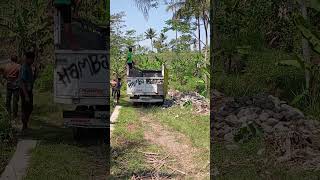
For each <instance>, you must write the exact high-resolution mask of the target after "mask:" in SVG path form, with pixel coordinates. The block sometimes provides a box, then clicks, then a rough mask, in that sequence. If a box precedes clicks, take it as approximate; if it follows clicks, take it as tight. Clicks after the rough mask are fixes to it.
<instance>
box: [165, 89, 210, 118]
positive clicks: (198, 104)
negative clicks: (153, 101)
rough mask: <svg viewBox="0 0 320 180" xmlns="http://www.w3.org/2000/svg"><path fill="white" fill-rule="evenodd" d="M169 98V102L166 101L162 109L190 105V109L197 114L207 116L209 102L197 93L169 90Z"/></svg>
mask: <svg viewBox="0 0 320 180" xmlns="http://www.w3.org/2000/svg"><path fill="white" fill-rule="evenodd" d="M168 95H169V96H170V99H169V100H166V101H165V103H164V105H163V107H165V108H168V107H171V106H175V105H178V106H188V105H192V107H193V108H194V109H195V110H196V111H195V112H196V113H198V114H209V113H210V111H209V109H210V108H209V105H210V104H209V102H208V100H207V99H206V98H205V97H204V96H201V95H200V94H199V93H197V92H180V91H177V90H170V91H169V92H168Z"/></svg>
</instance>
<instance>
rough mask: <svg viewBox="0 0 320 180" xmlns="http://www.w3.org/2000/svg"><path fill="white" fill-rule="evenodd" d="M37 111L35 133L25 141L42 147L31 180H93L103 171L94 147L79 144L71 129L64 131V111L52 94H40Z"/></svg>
mask: <svg viewBox="0 0 320 180" xmlns="http://www.w3.org/2000/svg"><path fill="white" fill-rule="evenodd" d="M34 109H35V111H34V112H33V114H32V117H31V120H30V123H31V130H30V131H29V132H28V133H27V134H25V135H24V137H23V138H31V139H36V140H39V141H40V143H39V144H38V146H37V147H36V148H35V149H34V150H33V151H32V154H31V155H32V156H31V162H30V165H29V167H28V169H27V176H26V179H27V180H38V179H39V180H40V179H52V180H53V179H75V180H76V179H89V178H90V177H91V175H97V172H98V171H102V170H101V168H100V169H99V168H97V166H95V163H96V160H98V159H97V157H96V156H95V155H94V153H92V150H91V149H90V148H89V146H90V145H89V146H88V145H86V144H80V143H77V142H75V141H74V140H73V136H72V131H71V129H67V128H63V119H62V107H61V106H59V105H57V104H54V102H53V97H52V94H50V93H37V94H36V95H35V108H34ZM103 170H104V171H105V172H104V173H106V169H103Z"/></svg>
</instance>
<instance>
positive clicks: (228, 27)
mask: <svg viewBox="0 0 320 180" xmlns="http://www.w3.org/2000/svg"><path fill="white" fill-rule="evenodd" d="M212 5H213V6H212V10H213V11H214V13H213V14H212V16H213V27H214V31H213V32H214V34H213V37H214V38H213V39H212V42H213V43H214V47H212V52H211V53H212V54H213V58H212V59H211V65H212V69H211V75H212V85H213V88H214V89H218V90H219V91H221V92H223V93H225V94H226V95H227V96H235V97H241V96H250V95H253V94H257V93H261V92H266V93H268V94H272V95H275V96H277V97H279V98H280V99H282V100H285V101H287V102H289V104H290V105H292V106H295V107H297V108H299V109H301V110H303V111H304V113H305V114H306V115H307V116H314V117H315V118H317V119H320V89H319V86H318V84H319V77H320V76H319V65H320V64H319V60H318V59H319V51H318V50H319V49H318V44H317V43H316V42H319V41H318V39H319V38H318V37H319V36H318V35H319V26H318V20H319V13H318V10H319V9H317V8H315V7H319V6H318V1H305V0H298V1H288V0H280V1H274V0H258V1H256V0H249V1H247V0H246V1H245V0H226V1H219V3H218V1H216V0H214V1H213V2H212ZM315 5H317V6H315ZM314 8H315V9H314ZM316 9H317V10H316ZM211 143H213V144H214V147H215V148H213V149H212V152H211V153H213V156H212V157H213V159H212V160H211V162H213V164H214V165H215V166H216V169H217V170H218V172H219V174H218V175H217V176H216V178H218V179H318V178H319V171H311V170H310V171H308V170H303V169H302V168H301V167H294V166H292V167H290V166H289V165H288V164H287V163H282V164H279V163H276V162H277V161H276V159H275V158H277V157H274V155H273V154H272V152H273V151H270V152H263V151H261V150H262V149H263V148H265V147H266V144H265V142H264V139H262V138H261V139H260V138H256V139H251V140H248V141H247V142H244V143H240V144H238V145H239V148H234V149H233V148H232V147H231V148H230V147H229V148H227V147H226V146H225V145H224V144H222V143H219V142H211ZM258 152H262V153H261V154H260V155H259V153H258Z"/></svg>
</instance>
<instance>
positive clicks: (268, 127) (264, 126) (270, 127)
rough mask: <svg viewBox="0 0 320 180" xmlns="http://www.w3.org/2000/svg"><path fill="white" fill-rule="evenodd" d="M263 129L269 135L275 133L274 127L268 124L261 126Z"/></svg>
mask: <svg viewBox="0 0 320 180" xmlns="http://www.w3.org/2000/svg"><path fill="white" fill-rule="evenodd" d="M261 128H262V129H263V131H264V132H266V133H267V134H270V133H272V132H273V129H272V126H269V125H267V124H261Z"/></svg>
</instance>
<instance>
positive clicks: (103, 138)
mask: <svg viewBox="0 0 320 180" xmlns="http://www.w3.org/2000/svg"><path fill="white" fill-rule="evenodd" d="M98 132H99V140H100V142H101V144H107V143H109V141H108V140H109V135H108V132H109V131H108V129H106V128H101V129H98Z"/></svg>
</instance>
